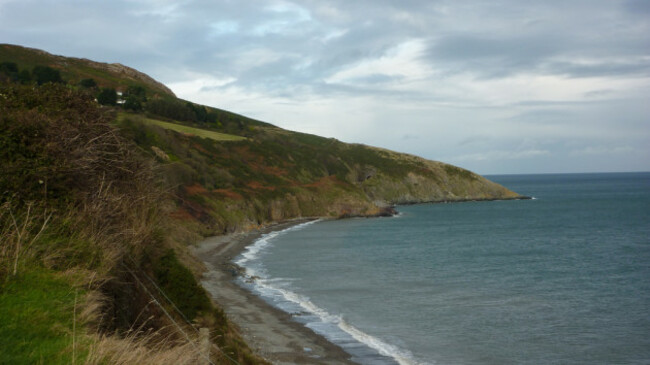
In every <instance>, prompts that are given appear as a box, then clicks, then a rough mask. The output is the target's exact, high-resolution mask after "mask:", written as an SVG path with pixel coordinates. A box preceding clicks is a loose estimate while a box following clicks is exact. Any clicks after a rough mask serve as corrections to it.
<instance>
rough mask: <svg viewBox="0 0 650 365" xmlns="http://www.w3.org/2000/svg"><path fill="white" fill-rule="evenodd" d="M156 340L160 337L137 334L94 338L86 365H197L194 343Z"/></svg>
mask: <svg viewBox="0 0 650 365" xmlns="http://www.w3.org/2000/svg"><path fill="white" fill-rule="evenodd" d="M159 337H160V334H159V333H151V334H143V333H138V332H137V331H136V332H133V333H131V334H129V335H128V336H126V337H124V338H120V337H118V336H115V335H112V336H106V335H94V336H92V337H91V338H92V343H91V344H90V346H89V347H88V356H87V357H86V361H85V364H86V365H100V364H115V365H122V364H124V365H127V364H128V365H131V364H141V365H149V364H151V365H158V364H196V363H198V362H199V360H200V359H201V354H200V352H199V350H198V345H197V343H190V342H186V343H183V344H177V343H174V342H173V341H171V340H169V339H162V340H161V339H160V338H159Z"/></svg>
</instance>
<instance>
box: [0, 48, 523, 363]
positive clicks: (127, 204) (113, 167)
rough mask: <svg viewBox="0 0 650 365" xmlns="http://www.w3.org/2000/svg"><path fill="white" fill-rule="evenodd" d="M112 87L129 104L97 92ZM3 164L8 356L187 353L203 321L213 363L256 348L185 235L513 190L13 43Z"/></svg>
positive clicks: (191, 357) (5, 54)
mask: <svg viewBox="0 0 650 365" xmlns="http://www.w3.org/2000/svg"><path fill="white" fill-rule="evenodd" d="M39 67H40V68H39ZM37 70H39V71H38V72H41V71H45V73H46V74H48V75H50V76H52V75H54V77H52V78H51V80H52V81H53V82H41V81H42V80H41V79H39V77H41V76H39V74H38V72H37ZM57 73H59V76H58V77H56V76H57V75H56V74H57ZM48 77H49V76H48ZM88 79H92V80H93V82H88V83H84V82H81V80H88ZM117 87H123V88H125V90H126V91H127V92H130V93H131V95H128V97H129V98H131V99H130V100H131V101H135V102H134V103H131V104H128V103H124V104H116V103H108V105H104V106H102V105H99V104H98V102H97V100H100V99H101V98H99V97H98V98H97V99H95V97H96V96H98V95H99V94H100V93H101V92H103V91H104V90H105V89H109V88H117ZM0 163H1V168H2V171H3V174H0V264H1V265H0V321H1V322H2V323H0V324H1V325H0V338H1V339H2V341H1V342H2V343H3V345H4V346H2V348H0V359H2V360H5V359H7V361H9V362H12V363H33V362H38V361H39V359H41V358H47V359H48V361H50V363H70V362H76V361H79V362H82V361H85V362H86V363H92V364H94V363H106V362H109V363H113V362H119V361H118V360H120V361H122V362H123V363H125V362H126V363H128V362H131V363H152V364H154V363H183V362H185V363H194V362H196V361H198V359H199V358H200V356H201V355H200V354H199V353H198V352H197V350H196V347H195V346H196V344H195V342H196V337H197V336H196V333H195V330H196V328H195V327H196V326H200V327H207V328H209V329H210V339H211V341H212V343H213V344H215V346H216V347H214V348H213V349H212V354H211V356H212V359H213V361H216V362H218V363H230V362H231V358H235V359H236V360H237V362H239V363H242V364H256V363H264V360H263V359H260V358H258V357H256V356H255V355H253V354H252V353H251V351H250V350H249V349H248V347H247V346H246V344H245V343H243V341H242V340H241V338H240V337H239V335H238V332H237V330H236V329H235V328H234V327H233V326H232V325H230V323H229V322H228V320H227V319H226V318H225V316H224V313H223V311H221V310H220V309H219V308H217V307H215V306H214V305H213V303H210V300H209V298H208V296H207V295H206V293H205V291H204V290H203V289H202V288H201V287H200V286H199V285H198V284H197V281H196V277H197V276H198V275H200V272H201V270H202V268H201V264H200V263H198V262H196V261H194V259H193V258H192V257H191V256H190V255H189V254H188V250H187V246H188V245H191V244H193V243H195V242H196V241H197V240H199V239H200V237H201V235H212V234H220V233H224V232H231V231H238V230H247V229H250V228H254V227H259V226H260V225H265V224H268V223H271V222H275V221H281V220H284V219H290V218H297V217H313V216H319V217H332V218H337V217H347V216H374V215H381V214H391V212H392V211H391V209H390V207H389V206H390V205H392V204H405V203H420V202H442V201H464V200H490V199H519V198H523V197H521V196H519V195H518V194H516V193H514V192H512V191H510V190H508V189H506V188H505V187H502V186H500V185H497V184H494V183H492V182H490V181H488V180H486V179H484V178H483V177H481V176H478V175H476V174H474V173H472V172H470V171H467V170H464V169H461V168H458V167H455V166H451V165H448V164H444V163H441V162H435V161H428V160H425V159H422V158H419V157H416V156H412V155H407V154H401V153H397V152H392V151H388V150H384V149H379V148H374V147H368V146H364V145H359V144H346V143H342V142H340V141H337V140H335V139H328V138H323V137H318V136H314V135H309V134H303V133H297V132H291V131H286V130H283V129H280V128H277V127H275V126H273V125H270V124H268V123H264V122H261V121H257V120H253V119H250V118H246V117H244V116H241V115H238V114H235V113H232V112H229V111H225V110H220V109H216V108H211V107H207V106H203V105H197V104H194V103H190V102H187V101H184V100H180V99H177V98H176V97H175V96H174V95H173V94H172V93H171V92H170V91H169V90H168V89H166V88H165V87H164V86H163V85H161V84H159V83H157V82H155V81H153V80H151V79H149V78H148V77H145V76H144V74H141V73H139V72H137V71H134V70H130V69H128V68H124V67H122V66H110V65H106V64H99V63H96V62H92V61H88V60H81V59H73V58H66V57H62V56H52V55H49V54H47V53H45V52H43V51H39V50H33V49H29V48H23V47H19V46H11V45H0ZM45 291H49V292H50V293H51V295H44V292H45ZM26 343H27V344H29V346H26V345H25V344H26ZM133 356H135V357H133ZM125 359H127V360H125Z"/></svg>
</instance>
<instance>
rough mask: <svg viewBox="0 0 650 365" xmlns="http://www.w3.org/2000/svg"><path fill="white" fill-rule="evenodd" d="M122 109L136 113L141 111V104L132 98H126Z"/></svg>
mask: <svg viewBox="0 0 650 365" xmlns="http://www.w3.org/2000/svg"><path fill="white" fill-rule="evenodd" d="M124 109H127V110H133V111H136V112H137V111H140V110H142V103H140V100H138V98H136V97H134V96H127V97H126V100H125V101H124Z"/></svg>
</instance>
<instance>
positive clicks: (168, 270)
mask: <svg viewBox="0 0 650 365" xmlns="http://www.w3.org/2000/svg"><path fill="white" fill-rule="evenodd" d="M154 274H155V275H156V281H157V282H158V283H159V285H160V287H161V288H162V290H163V291H164V292H165V293H166V295H167V296H168V297H169V299H170V300H171V301H172V302H173V303H174V304H175V305H176V306H177V307H178V309H179V310H180V311H181V312H182V313H183V315H184V316H185V317H186V318H187V319H189V320H192V319H194V318H195V317H196V316H197V314H199V312H202V311H206V310H209V309H210V308H211V305H210V300H209V299H208V296H207V294H206V292H205V290H204V289H203V288H202V287H201V286H200V285H199V284H198V283H197V282H196V279H194V276H193V275H192V273H191V272H190V270H188V269H187V268H186V267H185V266H183V265H182V264H181V263H180V262H179V261H178V258H177V257H176V254H175V253H174V251H173V250H171V249H170V250H169V251H168V252H167V253H166V254H165V255H164V256H162V257H161V258H160V260H159V261H158V264H157V265H156V267H155V269H154Z"/></svg>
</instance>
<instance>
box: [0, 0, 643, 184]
mask: <svg viewBox="0 0 650 365" xmlns="http://www.w3.org/2000/svg"><path fill="white" fill-rule="evenodd" d="M0 43H10V44H19V45H23V46H28V47H34V48H39V49H43V50H45V51H48V52H50V53H54V54H60V55H65V56H71V57H83V58H89V59H92V60H95V61H100V62H111V63H112V62H117V63H122V64H124V65H127V66H130V67H133V68H136V69H138V70H139V71H142V72H144V73H146V74H148V75H150V76H152V77H154V78H155V79H157V80H159V81H161V82H163V83H164V84H166V85H167V86H168V87H170V88H171V89H172V90H173V91H174V92H175V93H176V95H177V96H179V97H181V98H184V99H187V100H190V101H193V102H196V103H202V104H205V105H209V106H213V107H218V108H223V109H226V110H230V111H233V112H236V113H239V114H243V115H246V116H248V117H251V118H255V119H259V120H262V121H266V122H270V123H273V124H275V125H277V126H279V127H282V128H286V129H290V130H295V131H300V132H306V133H312V134H317V135H321V136H325V137H333V138H336V139H339V140H341V141H344V142H353V143H363V144H368V145H374V146H379V147H384V148H388V149H392V150H396V151H400V152H407V153H411V154H415V155H419V156H422V157H425V158H428V159H433V160H438V161H443V162H447V163H452V164H455V165H457V166H461V167H464V168H467V169H470V170H472V171H475V172H478V173H480V174H513V173H562V172H618V171H650V106H649V105H650V1H648V0H568V1H567V0H561V1H557V0H547V1H527V0H493V1H483V0H476V1H474V0H467V1H464V0H449V1H446V0H441V1H439V0H401V1H388V0H354V1H350V0H304V1H275V0H265V1H261V0H260V1H257V0H204V1H189V0H188V1H167V0H131V1H126V0H111V1H103V0H96V1H95V0H0Z"/></svg>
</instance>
